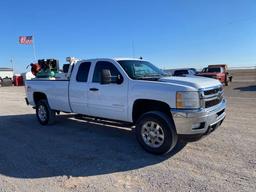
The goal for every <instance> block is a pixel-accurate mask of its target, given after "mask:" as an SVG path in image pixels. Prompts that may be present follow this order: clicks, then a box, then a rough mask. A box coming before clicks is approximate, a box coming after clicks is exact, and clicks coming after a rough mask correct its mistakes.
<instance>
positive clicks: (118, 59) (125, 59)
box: [114, 57, 143, 61]
mask: <svg viewBox="0 0 256 192" xmlns="http://www.w3.org/2000/svg"><path fill="white" fill-rule="evenodd" d="M114 60H116V61H127V60H131V61H134V60H136V61H143V59H139V58H128V57H127V58H122V57H121V58H114Z"/></svg>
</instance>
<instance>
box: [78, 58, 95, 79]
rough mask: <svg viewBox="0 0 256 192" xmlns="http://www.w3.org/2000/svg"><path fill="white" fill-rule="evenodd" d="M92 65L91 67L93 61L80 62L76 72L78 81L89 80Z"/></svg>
mask: <svg viewBox="0 0 256 192" xmlns="http://www.w3.org/2000/svg"><path fill="white" fill-rule="evenodd" d="M90 67H91V62H83V63H81V64H80V66H79V68H78V71H77V74H76V81H77V82H87V80H88V75H89V70H90Z"/></svg>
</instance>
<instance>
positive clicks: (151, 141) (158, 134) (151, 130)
mask: <svg viewBox="0 0 256 192" xmlns="http://www.w3.org/2000/svg"><path fill="white" fill-rule="evenodd" d="M141 136H142V139H143V141H144V142H145V144H146V145H148V146H149V147H152V148H158V147H160V146H161V145H162V144H163V143H164V131H163V128H162V127H161V126H160V125H159V124H158V123H156V122H154V121H147V122H146V123H144V124H143V125H142V129H141Z"/></svg>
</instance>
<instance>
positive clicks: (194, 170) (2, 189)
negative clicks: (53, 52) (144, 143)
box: [0, 81, 256, 192]
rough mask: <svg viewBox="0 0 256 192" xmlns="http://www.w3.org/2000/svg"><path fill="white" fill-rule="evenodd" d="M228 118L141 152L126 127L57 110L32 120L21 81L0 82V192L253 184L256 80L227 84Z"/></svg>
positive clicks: (250, 187)
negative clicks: (49, 117) (208, 130)
mask: <svg viewBox="0 0 256 192" xmlns="http://www.w3.org/2000/svg"><path fill="white" fill-rule="evenodd" d="M225 94H226V97H227V99H228V108H227V117H226V119H225V121H224V123H223V124H222V126H221V127H220V128H219V129H217V130H216V131H215V132H213V133H212V134H211V135H209V136H208V137H206V138H204V139H202V140H200V141H198V142H194V143H188V144H187V145H180V146H178V147H177V149H176V151H175V152H174V153H173V154H170V155H168V156H154V155H151V154H148V153H147V152H145V151H144V150H143V149H141V147H140V146H139V144H138V143H137V141H136V139H135V134H134V132H133V131H132V130H131V129H129V128H117V127H114V126H108V125H103V124H97V123H94V122H86V121H82V120H77V119H75V118H74V117H73V116H71V115H64V114H61V115H60V116H59V117H58V119H57V123H56V124H55V125H53V126H47V127H42V126H40V125H39V124H38V123H37V120H36V118H35V115H34V110H33V109H31V107H28V106H26V105H25V102H24V95H25V94H24V87H9V88H5V87H0V98H1V99H0V192H14V191H21V192H30V191H31V192H38V191H47V192H52V191H54V192H56V191H61V192H65V191H196V192H197V191H232V192H233V191H252V192H255V191H256V126H255V120H256V81H255V82H254V81H250V82H249V83H248V82H244V81H242V82H238V81H236V82H234V83H232V84H231V86H229V87H226V88H225Z"/></svg>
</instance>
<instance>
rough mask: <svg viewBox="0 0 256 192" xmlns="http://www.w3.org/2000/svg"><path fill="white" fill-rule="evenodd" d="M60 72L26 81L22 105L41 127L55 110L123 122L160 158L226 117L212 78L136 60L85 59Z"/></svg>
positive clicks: (220, 88)
mask: <svg viewBox="0 0 256 192" xmlns="http://www.w3.org/2000/svg"><path fill="white" fill-rule="evenodd" d="M65 68H66V69H65V70H63V71H65V72H66V73H62V74H58V73H55V74H54V76H52V75H51V74H50V76H49V78H41V76H40V77H36V78H34V79H32V80H27V81H26V95H27V98H26V102H27V104H29V105H32V106H33V107H35V109H36V115H37V118H38V121H39V123H40V124H42V125H47V124H50V123H52V122H53V121H54V118H55V115H56V114H57V113H59V112H60V111H62V112H70V113H77V114H82V115H84V116H89V117H95V118H96V119H107V120H112V121H118V122H123V123H126V124H127V123H128V124H129V125H130V126H131V127H132V126H135V130H136V131H135V132H136V136H137V140H138V142H139V143H140V144H141V146H142V147H143V148H144V149H145V150H147V151H149V152H151V153H155V154H163V153H167V152H169V151H171V150H173V149H174V147H175V146H176V144H177V141H178V140H179V139H180V138H181V137H183V138H191V137H192V138H200V137H202V136H203V135H207V134H209V133H211V132H212V131H214V130H215V129H216V128H217V127H219V126H220V125H221V123H222V122H223V120H224V118H225V116H226V113H225V108H226V101H225V99H224V97H223V94H224V92H223V87H222V85H221V83H220V82H219V81H217V80H214V79H209V78H202V77H200V78H199V77H186V78H184V77H166V76H165V74H164V73H163V71H161V70H160V69H158V68H157V67H155V66H154V65H153V64H151V63H150V62H148V61H144V60H139V59H88V60H80V61H76V62H74V63H73V62H71V64H70V66H69V67H68V66H66V67H65ZM36 75H37V74H36ZM202 79H204V80H203V81H202ZM124 150H125V149H124Z"/></svg>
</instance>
